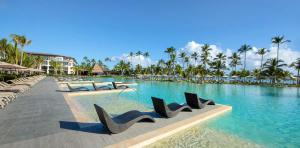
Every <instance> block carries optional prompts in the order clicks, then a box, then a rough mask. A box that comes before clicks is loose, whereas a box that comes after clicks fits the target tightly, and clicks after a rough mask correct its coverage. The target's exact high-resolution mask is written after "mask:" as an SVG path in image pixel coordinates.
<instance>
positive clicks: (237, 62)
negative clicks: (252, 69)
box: [228, 52, 241, 71]
mask: <svg viewBox="0 0 300 148" xmlns="http://www.w3.org/2000/svg"><path fill="white" fill-rule="evenodd" d="M228 59H230V60H231V62H230V64H229V65H230V67H234V71H236V67H237V66H238V65H241V57H240V56H239V55H238V54H237V53H236V52H234V53H233V54H232V55H231V56H230V57H228Z"/></svg>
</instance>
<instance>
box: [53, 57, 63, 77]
mask: <svg viewBox="0 0 300 148" xmlns="http://www.w3.org/2000/svg"><path fill="white" fill-rule="evenodd" d="M50 65H51V66H52V67H53V70H54V74H55V75H57V71H61V68H62V64H61V63H60V62H58V61H53V60H51V61H50ZM60 73H61V72H60Z"/></svg>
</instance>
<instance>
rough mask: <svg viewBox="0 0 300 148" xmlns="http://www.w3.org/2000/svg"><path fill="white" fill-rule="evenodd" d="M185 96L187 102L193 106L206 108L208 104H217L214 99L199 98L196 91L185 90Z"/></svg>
mask: <svg viewBox="0 0 300 148" xmlns="http://www.w3.org/2000/svg"><path fill="white" fill-rule="evenodd" d="M184 96H185V100H186V103H187V104H188V105H189V106H190V107H192V108H197V109H201V108H204V107H205V106H206V105H215V102H214V101H212V100H205V99H202V98H198V96H197V94H194V93H188V92H185V93H184Z"/></svg>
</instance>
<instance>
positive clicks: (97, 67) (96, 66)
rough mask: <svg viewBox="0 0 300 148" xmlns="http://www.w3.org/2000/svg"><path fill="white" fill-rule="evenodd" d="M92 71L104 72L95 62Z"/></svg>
mask: <svg viewBox="0 0 300 148" xmlns="http://www.w3.org/2000/svg"><path fill="white" fill-rule="evenodd" d="M92 73H101V74H102V73H104V71H103V68H102V67H101V66H100V65H98V64H95V66H94V67H93V70H92Z"/></svg>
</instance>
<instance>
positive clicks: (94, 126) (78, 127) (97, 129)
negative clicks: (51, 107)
mask: <svg viewBox="0 0 300 148" xmlns="http://www.w3.org/2000/svg"><path fill="white" fill-rule="evenodd" d="M143 113H144V114H145V115H149V116H151V117H153V118H154V119H155V118H163V117H161V116H160V115H159V114H157V113H156V112H154V111H152V112H143ZM111 116H112V117H115V116H118V115H117V114H111ZM139 122H146V123H147V122H148V120H141V121H139ZM149 123H151V122H149ZM153 124H155V123H153ZM59 125H60V128H62V129H67V130H74V131H80V132H87V133H95V134H106V135H110V134H111V133H110V132H109V131H108V130H107V129H106V128H105V127H103V125H102V124H101V123H82V122H74V121H59Z"/></svg>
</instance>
